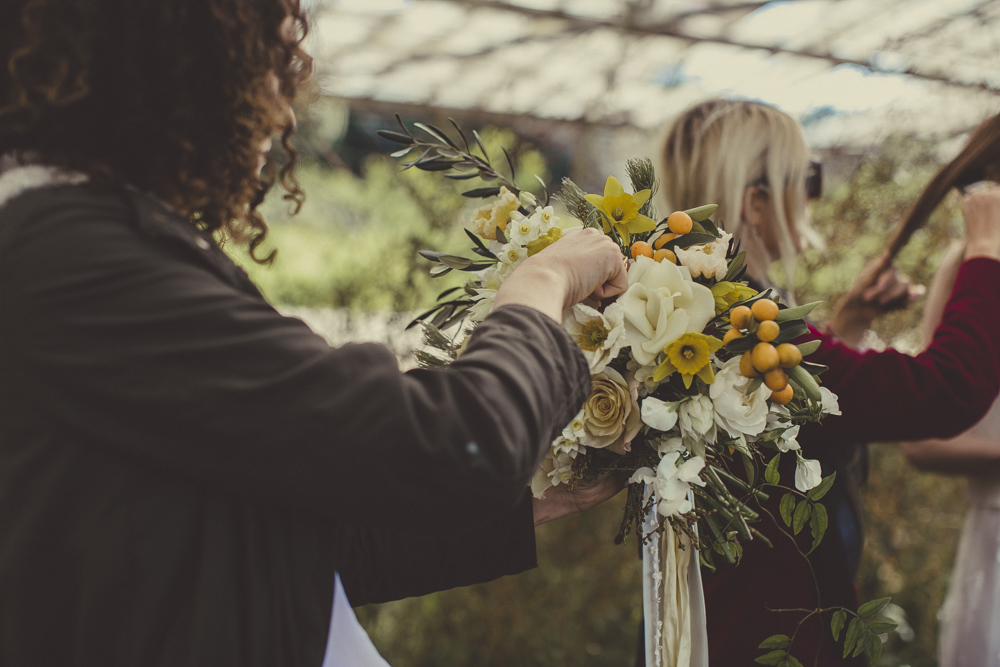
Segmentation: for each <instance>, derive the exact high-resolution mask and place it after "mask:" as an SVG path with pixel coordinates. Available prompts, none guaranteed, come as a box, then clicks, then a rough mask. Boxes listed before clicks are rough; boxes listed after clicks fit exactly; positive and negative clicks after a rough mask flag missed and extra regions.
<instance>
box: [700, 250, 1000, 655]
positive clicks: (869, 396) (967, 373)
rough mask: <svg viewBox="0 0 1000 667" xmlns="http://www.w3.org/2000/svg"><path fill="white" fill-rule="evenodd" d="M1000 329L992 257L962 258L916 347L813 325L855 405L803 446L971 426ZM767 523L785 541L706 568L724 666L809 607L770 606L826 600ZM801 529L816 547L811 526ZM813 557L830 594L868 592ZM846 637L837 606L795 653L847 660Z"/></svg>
mask: <svg viewBox="0 0 1000 667" xmlns="http://www.w3.org/2000/svg"><path fill="white" fill-rule="evenodd" d="M998 332H1000V262H996V261H993V260H990V259H985V258H978V259H973V260H970V261H967V262H965V263H964V264H963V265H962V267H961V269H960V271H959V274H958V279H957V280H956V281H955V287H954V291H953V292H952V296H951V300H950V301H949V303H948V306H947V308H946V310H945V312H944V317H943V318H942V320H941V325H940V326H939V327H938V329H937V331H936V332H935V334H934V340H933V342H932V343H931V345H930V346H929V347H928V348H927V350H926V351H924V352H923V353H921V354H920V355H918V356H916V357H911V356H908V355H906V354H902V353H900V352H896V351H894V350H888V351H885V352H866V353H860V352H857V351H856V350H853V349H851V348H849V347H847V346H846V345H843V344H841V343H838V342H836V341H834V340H833V339H832V338H831V337H830V336H829V335H827V334H824V333H821V332H818V331H816V330H813V331H811V333H810V334H808V335H807V336H804V337H803V338H802V339H801V340H800V341H797V342H800V343H801V342H805V341H806V340H809V339H818V340H820V341H822V343H823V344H822V345H821V346H820V348H819V350H818V351H817V352H815V353H814V354H813V355H812V356H810V358H809V361H812V362H815V363H820V364H824V365H826V366H829V370H828V371H827V372H826V373H824V374H823V376H822V380H823V384H824V386H826V387H828V388H829V389H830V390H831V391H833V392H834V393H835V394H837V396H838V397H839V400H840V408H841V411H842V412H843V415H842V416H840V417H836V416H828V417H827V418H826V419H825V420H824V421H823V423H822V424H809V425H808V426H805V427H803V428H802V431H801V433H800V436H799V442H800V444H801V445H802V449H803V454H804V455H805V456H806V457H807V458H818V459H821V460H822V459H824V458H826V457H829V456H830V455H831V453H832V448H835V447H837V446H838V445H842V443H845V442H858V441H865V442H868V441H871V442H878V441H887V440H888V441H892V440H920V439H925V438H949V437H953V436H956V435H958V434H959V433H962V432H963V431H965V430H966V429H968V428H969V427H971V426H972V425H973V424H975V423H976V422H977V421H978V420H979V419H980V418H981V417H982V416H983V415H984V414H985V413H986V411H987V410H988V409H989V407H990V405H992V404H993V401H994V399H995V398H996V395H997V392H998V390H1000V335H998ZM786 458H789V459H790V458H791V457H786ZM791 480H792V468H791V467H789V468H787V469H783V471H782V482H783V483H785V484H788V485H791ZM780 495H781V494H772V498H771V502H770V503H769V504H768V505H769V506H768V509H770V510H771V511H772V513H773V514H774V516H776V517H777V516H778V512H777V502H778V501H779V500H780ZM772 505H773V506H772ZM779 521H780V519H779ZM757 527H758V529H759V530H761V532H763V533H764V534H765V535H767V536H768V538H769V539H771V541H772V542H773V543H774V548H773V549H768V548H767V547H766V546H765V545H764V544H763V543H762V542H761V541H760V540H756V541H753V542H750V543H748V544H746V545H745V550H744V553H743V559H742V561H741V562H740V564H739V566H738V567H731V566H720V567H719V568H718V570H717V571H716V572H715V573H712V572H708V571H707V570H705V571H704V574H705V598H706V606H707V613H708V637H709V659H710V662H711V664H712V666H713V667H730V666H732V665H752V664H754V663H753V659H754V657H756V656H759V655H763V654H764V653H766V651H763V650H761V649H758V648H757V646H758V644H759V643H760V642H761V641H762V640H763V639H765V638H766V637H769V636H771V635H774V634H788V635H791V633H792V632H793V631H794V630H795V624H796V623H797V622H798V620H799V619H800V618H802V616H803V614H801V613H794V612H775V611H769V610H773V609H812V608H815V607H816V606H817V604H818V602H817V593H816V587H815V585H814V583H813V580H812V578H811V576H810V575H809V570H808V567H807V565H806V563H805V561H804V559H803V558H802V557H801V556H800V555H799V554H798V553H797V552H796V551H795V550H794V548H793V547H792V544H791V541H790V540H789V539H788V538H787V537H785V536H784V535H782V534H781V533H780V532H779V531H777V529H776V528H775V526H774V525H773V523H772V522H771V520H770V519H768V518H767V517H766V516H765V517H764V518H763V519H762V520H761V521H760V523H758V524H757ZM834 532H835V531H833V530H832V529H831V530H828V531H827V534H826V537H825V538H824V539H825V540H830V539H836V536H835V535H833V533H834ZM799 538H800V545H801V546H803V547H804V550H806V551H807V550H808V548H809V546H810V543H809V542H810V540H811V536H810V535H809V530H808V529H806V530H804V531H802V533H801V534H800V535H799ZM813 565H814V567H816V575H817V577H818V578H819V579H820V580H821V581H820V585H821V588H822V589H823V590H824V597H823V599H822V606H824V607H829V606H834V605H844V606H847V607H852V606H854V605H856V604H857V601H856V594H855V593H854V589H853V582H852V581H851V580H850V577H849V576H847V575H846V574H845V572H846V569H843V568H838V566H837V564H836V563H820V564H819V565H820V566H819V567H817V563H816V562H814V563H813ZM812 621H815V622H812ZM841 640H843V635H841ZM842 647H843V644H842V643H841V644H840V645H838V646H834V644H833V641H832V637H831V635H830V630H829V617H828V616H827V617H825V618H824V621H823V622H822V624H821V623H820V621H819V619H818V618H817V617H813V619H812V620H811V621H810V622H807V623H806V624H804V625H803V626H802V628H801V629H800V630H799V632H798V634H797V635H796V637H795V644H794V646H793V648H792V653H793V655H795V656H796V657H798V658H799V659H800V660H801V661H802V662H803V663H804V664H807V665H812V664H813V659H814V656H817V655H818V656H819V660H818V662H817V663H816V664H817V665H819V666H821V667H827V666H831V665H842V664H845V662H846V661H844V660H842V658H841V657H840V656H841V651H842Z"/></svg>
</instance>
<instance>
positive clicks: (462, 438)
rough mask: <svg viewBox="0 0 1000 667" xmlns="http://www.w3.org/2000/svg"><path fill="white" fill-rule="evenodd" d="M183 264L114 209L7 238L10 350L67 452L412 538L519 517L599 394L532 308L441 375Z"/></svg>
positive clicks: (42, 224) (496, 328) (489, 333)
mask: <svg viewBox="0 0 1000 667" xmlns="http://www.w3.org/2000/svg"><path fill="white" fill-rule="evenodd" d="M109 199H110V198H109ZM98 201H103V200H98ZM191 250H192V249H191V248H185V249H183V252H181V251H180V250H178V249H177V248H173V247H171V246H170V245H169V244H167V243H166V242H156V240H154V239H150V238H147V237H145V236H143V235H142V234H140V233H139V232H137V231H136V229H134V228H133V227H132V226H130V224H129V222H128V221H127V213H126V211H124V210H123V209H122V208H121V207H120V206H117V205H112V204H109V203H105V204H98V203H91V204H89V205H88V206H68V207H67V206H63V207H49V208H47V209H44V210H43V211H42V212H41V213H39V214H37V215H35V216H34V218H33V219H30V220H27V221H26V222H25V224H22V225H20V226H19V229H18V231H17V234H16V235H15V236H14V237H13V238H8V239H7V242H6V243H5V244H4V247H3V252H2V254H0V275H2V279H0V285H2V287H0V289H2V292H0V295H2V297H0V298H2V308H3V309H4V312H5V317H6V318H7V320H8V321H7V323H6V324H5V325H3V326H4V327H5V328H6V329H7V335H6V336H5V337H6V338H7V339H8V341H9V344H10V345H13V346H15V347H16V348H17V349H18V355H17V358H18V362H17V363H18V364H19V365H20V367H21V368H22V370H23V371H24V377H25V378H27V379H26V383H25V386H24V388H23V390H24V391H26V392H31V393H32V394H34V397H35V399H36V400H35V401H34V403H35V404H37V405H39V406H42V409H43V411H44V414H40V415H39V416H38V418H39V419H45V420H51V421H52V422H53V423H55V424H58V428H59V430H60V432H61V433H62V434H64V436H65V440H66V441H67V442H69V443H72V446H82V447H100V448H104V449H105V450H108V451H113V452H117V453H118V454H119V455H120V456H122V457H126V458H128V459H130V460H132V461H134V462H135V463H136V464H137V465H146V466H156V467H158V468H160V469H164V470H168V471H173V472H174V473H176V474H177V475H178V476H180V477H183V478H186V479H189V480H192V481H195V482H196V483H199V484H202V485H205V486H206V487H207V488H210V489H213V490H224V491H228V492H234V493H238V494H242V495H245V496H246V497H248V498H250V499H253V500H260V501H264V502H274V503H278V504H280V505H284V506H287V507H292V508H297V509H300V510H305V511H308V512H314V513H317V514H319V515H323V516H327V517H331V518H334V519H341V520H342V519H345V518H348V519H349V520H350V521H352V522H356V523H364V522H367V521H376V520H377V521H386V520H391V521H393V522H395V523H397V524H401V525H407V526H410V527H414V526H420V525H422V524H425V523H438V524H439V523H440V522H442V521H449V520H454V521H458V520H463V519H468V518H474V517H480V518H481V517H482V514H483V512H487V513H489V514H490V516H493V515H495V514H497V513H503V512H509V511H511V510H512V508H514V507H515V506H517V504H518V502H519V501H520V499H521V497H522V496H523V495H524V493H525V487H526V485H527V483H528V481H529V479H530V477H531V474H532V473H533V471H534V469H535V468H536V467H537V465H538V463H539V462H540V459H541V457H542V456H543V455H544V453H545V451H546V448H547V446H548V444H549V443H550V442H551V440H552V438H553V437H554V435H555V434H556V433H557V432H558V430H559V429H560V428H561V427H562V426H564V425H565V423H566V422H568V421H569V420H570V419H571V418H572V416H573V415H574V414H575V412H576V411H577V410H578V408H579V406H580V405H581V404H582V403H583V401H584V400H585V398H586V396H587V394H588V393H589V388H590V377H589V372H588V368H587V363H586V360H585V359H584V358H583V355H582V354H581V353H580V351H579V350H578V349H577V348H576V346H575V344H574V343H573V341H572V340H571V339H570V338H569V336H568V335H567V334H566V333H565V332H564V331H563V330H562V328H561V327H560V326H558V324H557V323H555V322H553V321H552V320H550V319H549V318H548V317H546V316H545V315H543V314H541V313H540V312H538V311H535V310H533V309H531V308H527V307H523V306H507V307H504V308H500V309H499V310H498V311H497V312H495V313H494V314H492V315H491V316H490V317H488V318H487V319H486V321H484V322H483V323H482V324H481V325H480V326H479V327H478V329H477V330H476V332H475V334H474V335H473V337H472V339H471V341H470V343H469V345H468V349H467V351H466V352H465V353H464V354H463V355H462V356H461V358H459V359H458V360H457V361H456V362H455V363H454V364H452V365H451V367H449V368H448V369H445V370H416V371H411V372H408V373H401V372H400V371H399V369H398V366H397V363H396V360H395V358H394V357H393V355H392V354H391V352H390V351H389V350H387V349H386V348H385V347H383V346H380V345H374V344H359V345H345V346H343V347H340V348H331V347H330V346H329V345H328V344H327V343H326V342H325V341H324V340H323V339H322V338H320V337H319V336H317V335H315V334H314V333H313V332H312V331H310V330H309V328H308V327H306V325H305V324H303V323H302V322H301V321H299V320H297V319H293V318H287V317H283V316H281V315H280V314H279V313H277V312H276V311H275V310H274V309H273V308H272V307H271V306H270V305H268V304H267V303H266V302H265V301H264V300H263V299H262V298H260V296H259V295H256V294H250V293H248V292H246V291H244V290H241V289H239V288H237V287H236V286H234V285H232V284H229V283H228V282H226V281H225V280H222V279H220V278H219V276H218V275H217V274H216V273H213V272H212V271H210V270H208V269H207V268H205V266H204V265H203V264H199V263H198V262H195V261H191V258H190V257H189V256H188V255H187V254H185V253H190V252H191ZM390 517H391V519H390Z"/></svg>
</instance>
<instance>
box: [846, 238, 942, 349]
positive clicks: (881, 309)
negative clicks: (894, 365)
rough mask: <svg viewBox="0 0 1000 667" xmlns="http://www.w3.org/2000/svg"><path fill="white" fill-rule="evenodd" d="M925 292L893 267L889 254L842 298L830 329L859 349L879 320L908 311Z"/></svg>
mask: <svg viewBox="0 0 1000 667" xmlns="http://www.w3.org/2000/svg"><path fill="white" fill-rule="evenodd" d="M925 291H926V290H925V289H924V286H923V285H913V284H912V283H910V279H909V278H908V277H906V276H904V275H902V274H900V273H899V272H898V271H896V269H895V268H893V267H892V266H890V265H889V257H888V255H882V256H880V257H878V258H876V259H875V260H873V261H871V262H869V263H868V265H867V266H866V267H865V268H864V270H863V271H862V272H861V275H860V276H859V277H858V280H857V281H856V282H855V283H854V285H853V286H852V287H851V289H850V290H849V291H848V292H847V293H846V294H845V295H844V296H842V297H841V298H840V300H839V301H838V302H837V306H836V308H835V309H834V313H833V317H832V318H831V320H830V322H829V324H828V327H829V329H830V330H831V331H832V332H833V333H835V334H836V335H837V336H839V337H840V338H841V340H843V341H844V342H845V343H847V344H848V345H850V346H851V347H857V345H858V343H859V342H861V337H862V336H863V335H864V333H865V330H867V329H868V328H869V327H870V326H871V324H872V322H873V321H875V319H876V318H878V317H880V316H881V315H884V314H885V313H888V312H891V311H893V310H899V309H901V308H906V307H907V306H909V305H910V304H911V303H912V302H913V301H915V300H916V299H919V298H920V297H922V296H923V295H924V292H925Z"/></svg>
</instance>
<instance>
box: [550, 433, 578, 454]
mask: <svg viewBox="0 0 1000 667" xmlns="http://www.w3.org/2000/svg"><path fill="white" fill-rule="evenodd" d="M581 447H582V445H581V444H580V442H579V441H578V440H576V439H573V438H563V437H559V438H556V439H555V441H554V442H553V443H552V453H553V454H555V455H556V456H559V455H560V454H569V457H570V458H571V459H575V458H576V455H577V454H579V453H580V448H581Z"/></svg>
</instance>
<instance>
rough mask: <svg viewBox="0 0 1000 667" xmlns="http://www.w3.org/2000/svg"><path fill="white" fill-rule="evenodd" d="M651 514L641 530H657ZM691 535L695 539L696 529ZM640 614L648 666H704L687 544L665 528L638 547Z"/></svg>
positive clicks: (701, 604)
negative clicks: (640, 593)
mask: <svg viewBox="0 0 1000 667" xmlns="http://www.w3.org/2000/svg"><path fill="white" fill-rule="evenodd" d="M657 522H658V515H657V513H656V511H655V510H654V511H652V512H650V514H649V516H648V517H647V519H646V522H645V524H644V527H643V531H644V533H646V534H648V533H649V532H651V531H652V530H654V529H655V528H656V526H657ZM694 528H695V531H696V532H695V534H696V535H697V526H695V527H694ZM642 611H643V617H644V619H645V626H646V627H645V643H646V666H647V667H708V633H707V630H706V618H705V596H704V593H703V591H702V583H701V568H700V567H699V566H698V554H697V552H696V551H695V549H694V546H693V545H692V544H691V540H690V539H689V538H688V537H687V536H686V535H683V534H681V533H675V532H674V530H673V529H672V528H671V527H670V526H669V525H667V526H666V528H665V530H664V531H663V535H662V537H660V538H654V539H652V540H650V541H649V543H647V544H645V545H644V546H643V548H642Z"/></svg>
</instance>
